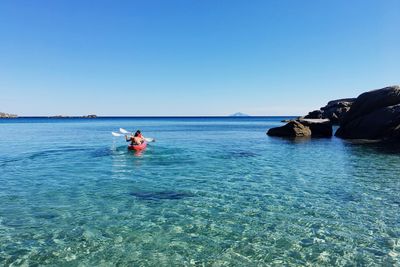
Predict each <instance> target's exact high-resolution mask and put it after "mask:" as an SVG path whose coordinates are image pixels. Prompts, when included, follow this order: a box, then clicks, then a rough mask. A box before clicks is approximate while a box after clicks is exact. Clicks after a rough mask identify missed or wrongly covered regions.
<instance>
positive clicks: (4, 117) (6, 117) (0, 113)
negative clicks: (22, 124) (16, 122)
mask: <svg viewBox="0 0 400 267" xmlns="http://www.w3.org/2000/svg"><path fill="white" fill-rule="evenodd" d="M17 117H18V116H17V115H15V114H9V113H4V112H0V118H2V119H11V118H17Z"/></svg>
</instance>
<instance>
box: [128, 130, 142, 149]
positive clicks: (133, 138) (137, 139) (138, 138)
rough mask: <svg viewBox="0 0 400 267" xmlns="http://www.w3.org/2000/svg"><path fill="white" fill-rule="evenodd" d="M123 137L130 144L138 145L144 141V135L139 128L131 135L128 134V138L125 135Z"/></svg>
mask: <svg viewBox="0 0 400 267" xmlns="http://www.w3.org/2000/svg"><path fill="white" fill-rule="evenodd" d="M125 138H126V141H127V142H129V141H131V145H132V146H135V145H140V144H142V143H143V142H144V137H143V135H142V133H141V132H140V131H139V130H137V131H136V133H135V134H134V135H133V136H130V138H128V137H127V136H126V137H125Z"/></svg>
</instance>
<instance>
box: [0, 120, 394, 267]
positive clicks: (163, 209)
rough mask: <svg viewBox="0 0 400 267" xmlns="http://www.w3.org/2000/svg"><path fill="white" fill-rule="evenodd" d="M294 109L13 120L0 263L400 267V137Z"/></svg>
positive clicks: (0, 200) (0, 204)
mask: <svg viewBox="0 0 400 267" xmlns="http://www.w3.org/2000/svg"><path fill="white" fill-rule="evenodd" d="M288 118H289V117H180V118H178V117H175V118H169V117H161V118H152V117H143V118H131V117H122V118H112V117H106V118H96V119H79V118H69V119H63V118H58V119H55V118H17V119H2V120H0V265H1V266H400V193H399V192H400V148H399V147H398V146H396V145H383V144H376V143H360V142H350V141H345V140H342V139H339V138H336V137H332V138H315V139H314V138H313V139H309V138H306V139H304V138H302V139H285V138H278V137H269V136H267V135H266V131H267V130H268V129H269V128H271V127H276V126H279V125H282V123H281V120H283V119H288ZM121 127H122V128H124V129H127V130H129V131H135V130H138V129H140V130H141V131H142V133H143V135H144V136H146V137H152V138H155V140H156V141H155V142H152V143H149V144H148V146H147V148H146V149H145V150H144V151H141V152H133V151H129V150H128V149H127V143H126V141H125V140H124V137H114V136H113V135H112V134H111V131H115V132H118V131H119V128H121Z"/></svg>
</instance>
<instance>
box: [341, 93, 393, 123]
mask: <svg viewBox="0 0 400 267" xmlns="http://www.w3.org/2000/svg"><path fill="white" fill-rule="evenodd" d="M397 104H400V86H389V87H385V88H382V89H377V90H373V91H369V92H366V93H363V94H361V95H359V96H358V97H357V99H356V101H354V103H353V105H352V107H351V109H350V110H349V112H348V113H346V115H345V116H344V117H343V120H342V123H341V124H343V125H345V124H347V123H349V122H350V121H352V120H354V119H356V118H358V117H361V116H365V115H366V114H368V113H370V112H372V111H374V110H377V109H380V108H383V107H388V106H393V105H397Z"/></svg>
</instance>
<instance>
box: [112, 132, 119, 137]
mask: <svg viewBox="0 0 400 267" xmlns="http://www.w3.org/2000/svg"><path fill="white" fill-rule="evenodd" d="M111 134H112V135H113V136H116V137H119V136H122V134H120V133H116V132H111Z"/></svg>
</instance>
